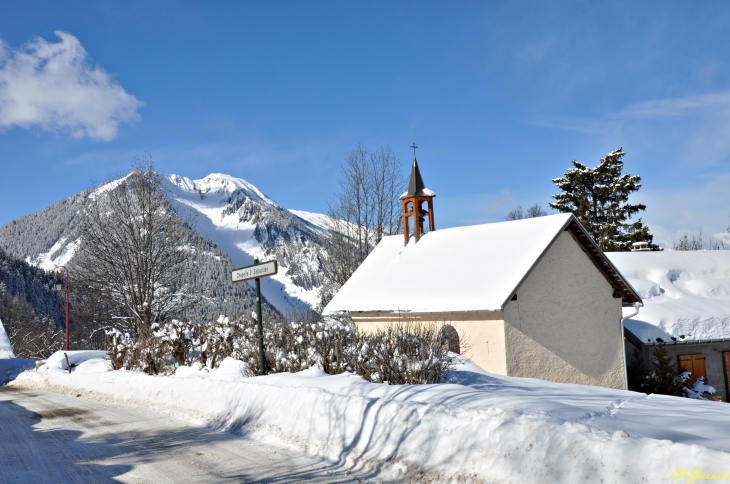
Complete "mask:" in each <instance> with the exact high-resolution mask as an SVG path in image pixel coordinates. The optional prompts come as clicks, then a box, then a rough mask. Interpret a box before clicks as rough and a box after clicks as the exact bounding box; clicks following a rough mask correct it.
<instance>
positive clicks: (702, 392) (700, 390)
mask: <svg viewBox="0 0 730 484" xmlns="http://www.w3.org/2000/svg"><path fill="white" fill-rule="evenodd" d="M691 376H692V373H690V372H688V371H685V372H684V373H682V379H683V380H682V381H687V380H689V379H690V378H691ZM685 391H686V392H687V396H688V397H689V398H694V399H695V400H715V387H713V386H710V385H708V384H707V382H706V381H705V377H704V376H700V377H699V378H697V380H696V381H695V382H694V383H693V384H692V386H691V387H685Z"/></svg>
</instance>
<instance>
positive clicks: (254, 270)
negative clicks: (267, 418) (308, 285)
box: [231, 257, 279, 375]
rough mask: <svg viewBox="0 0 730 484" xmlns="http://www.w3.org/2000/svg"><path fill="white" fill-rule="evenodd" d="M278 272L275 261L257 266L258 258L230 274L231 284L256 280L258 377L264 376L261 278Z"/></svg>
mask: <svg viewBox="0 0 730 484" xmlns="http://www.w3.org/2000/svg"><path fill="white" fill-rule="evenodd" d="M278 272H279V266H278V265H277V263H276V261H275V260H270V261H267V262H264V263H262V264H259V259H258V257H257V258H255V259H254V260H253V265H252V266H247V267H241V268H240V269H233V271H232V272H231V281H232V282H243V281H250V280H251V279H256V326H257V328H256V329H258V333H259V375H265V374H266V358H265V357H264V323H263V321H262V319H261V278H262V277H269V276H273V275H275V274H277V273H278Z"/></svg>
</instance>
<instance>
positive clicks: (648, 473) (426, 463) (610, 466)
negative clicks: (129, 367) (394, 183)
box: [12, 362, 730, 483]
mask: <svg viewBox="0 0 730 484" xmlns="http://www.w3.org/2000/svg"><path fill="white" fill-rule="evenodd" d="M80 368H81V366H79V367H77V368H75V369H74V370H75V371H74V372H73V373H71V374H68V373H63V372H58V373H55V372H52V373H43V372H26V373H24V374H22V375H21V376H20V377H19V378H18V379H17V380H16V381H15V382H13V383H12V385H18V386H23V387H36V388H45V389H48V388H50V389H53V390H56V391H61V392H66V393H71V394H76V395H82V396H85V397H88V398H96V399H99V400H104V401H108V400H113V401H117V402H121V403H127V404H132V405H138V406H144V407H149V408H152V409H154V410H158V411H162V412H166V413H168V414H171V415H174V416H177V417H181V418H184V419H187V420H189V421H192V422H197V423H199V424H207V425H212V426H214V427H217V428H220V429H226V430H232V431H235V432H240V433H243V434H245V435H246V436H247V437H250V438H255V439H259V440H262V441H267V442H270V443H274V444H277V445H285V446H288V447H290V448H293V449H295V450H297V451H300V452H306V453H308V454H313V455H317V456H323V457H326V458H328V459H330V460H331V461H332V462H333V463H335V464H336V465H342V466H351V467H355V468H365V469H374V470H376V469H377V470H378V471H379V472H380V474H379V477H383V478H386V479H396V480H401V481H411V482H412V481H420V480H422V481H427V482H507V483H510V482H536V481H540V482H575V483H585V482H605V483H610V482H613V483H631V482H659V481H667V480H670V479H671V478H672V477H676V476H681V475H682V473H683V472H687V473H689V472H692V471H693V470H694V469H701V470H700V471H698V472H714V473H723V472H730V454H728V453H726V452H723V451H721V450H717V449H725V450H727V449H730V440H728V437H727V436H728V435H730V432H728V430H730V407H728V406H727V405H725V404H721V403H717V402H697V401H690V400H687V399H680V398H675V397H662V396H646V395H643V394H638V393H634V392H626V391H618V390H609V389H604V388H597V387H586V386H581V385H567V384H556V383H550V382H543V381H540V380H531V379H520V378H510V377H501V376H496V375H491V374H488V373H486V372H484V371H482V370H480V369H479V368H477V367H475V366H474V365H472V364H470V363H464V364H463V365H462V367H461V369H460V371H459V372H457V373H456V374H455V375H454V377H455V378H456V380H459V381H461V383H462V384H440V385H412V386H409V385H403V386H398V385H382V384H373V383H368V382H366V381H364V380H363V379H361V378H360V377H357V376H354V375H352V374H347V373H345V374H341V375H336V376H329V375H326V374H324V373H323V372H321V371H320V370H316V369H309V370H306V371H303V372H300V373H295V374H290V373H279V374H275V375H269V376H265V377H253V378H243V377H242V376H240V375H239V374H237V372H238V371H239V368H238V366H237V365H236V364H235V362H227V363H224V364H222V365H221V369H219V370H218V372H221V374H220V375H216V373H212V375H214V377H212V376H211V373H207V372H206V371H204V370H203V371H200V370H199V368H198V369H195V368H189V369H187V370H186V371H178V377H153V376H149V375H144V374H139V373H133V372H125V371H116V372H103V373H85V374H79V370H80ZM183 376H184V377H183ZM652 435H653V436H656V437H658V438H650V436H652ZM697 443H701V444H702V445H697ZM709 446H714V447H716V448H715V449H711V448H708V447H709ZM688 475H689V474H688Z"/></svg>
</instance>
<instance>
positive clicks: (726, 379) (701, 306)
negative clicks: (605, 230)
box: [606, 250, 730, 401]
mask: <svg viewBox="0 0 730 484" xmlns="http://www.w3.org/2000/svg"><path fill="white" fill-rule="evenodd" d="M606 255H607V256H608V258H609V259H611V261H612V262H613V263H614V265H615V266H616V267H617V268H618V269H619V270H620V271H621V273H622V274H623V275H624V276H625V277H626V278H627V280H628V281H629V282H630V283H631V285H632V286H633V287H634V288H635V289H636V291H637V292H638V294H639V295H640V296H641V298H642V299H643V300H644V305H645V307H643V308H641V310H640V311H639V314H638V315H636V316H634V317H632V318H630V319H627V320H626V321H625V334H626V340H627V344H626V356H627V358H628V360H629V361H632V360H633V354H634V350H635V349H637V350H638V351H639V353H640V354H641V355H642V356H643V358H644V361H649V359H650V358H651V352H652V351H653V350H654V349H655V348H656V346H657V345H659V344H664V345H666V346H665V347H666V349H667V351H668V352H669V354H670V355H672V356H674V357H675V358H676V362H677V364H678V366H679V367H682V368H684V369H685V370H686V371H690V372H692V380H691V381H690V383H692V382H694V380H696V379H697V378H699V377H700V376H704V377H705V380H706V382H707V384H709V385H711V386H713V387H715V390H717V395H719V396H721V397H722V398H723V400H724V401H728V400H729V399H730V395H729V394H728V392H729V391H730V251H727V250H713V251H704V250H702V251H663V252H639V253H631V252H628V253H627V252H612V253H607V254H606Z"/></svg>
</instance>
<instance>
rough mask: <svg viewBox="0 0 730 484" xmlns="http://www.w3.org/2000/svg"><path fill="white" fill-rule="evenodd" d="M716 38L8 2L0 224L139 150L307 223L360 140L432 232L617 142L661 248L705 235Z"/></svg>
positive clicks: (692, 10) (171, 169)
mask: <svg viewBox="0 0 730 484" xmlns="http://www.w3.org/2000/svg"><path fill="white" fill-rule="evenodd" d="M728 26H730V3H724V2H700V3H697V2H685V1H678V2H610V3H605V2H585V1H583V2H539V3H538V2H517V1H515V2H473V3H472V2H423V1H419V2H359V3H356V2H316V1H315V2H256V3H254V2H250V3H249V2H164V1H158V2H134V1H131V2H73V1H71V2H62V3H59V2H33V1H28V2H15V3H10V2H6V3H3V4H2V5H0V40H1V41H2V48H1V49H0V164H1V165H2V176H1V177H0V193H2V195H1V196H0V224H5V223H7V222H9V221H11V220H13V219H16V218H18V217H21V216H23V215H25V214H28V213H31V212H33V211H36V210H39V209H41V208H43V207H45V206H46V205H48V204H50V203H53V202H55V201H57V200H59V199H61V198H64V197H67V196H69V195H71V194H73V193H76V192H78V191H80V190H82V189H84V188H87V187H89V186H90V185H91V184H92V183H94V182H97V183H98V182H101V181H103V180H105V179H106V178H107V176H108V175H109V174H110V173H116V172H120V171H124V170H125V169H126V168H128V167H129V165H130V162H131V160H132V157H133V156H134V155H136V154H141V153H143V152H145V151H147V152H149V153H151V154H152V155H153V157H154V159H155V161H156V163H157V167H158V169H159V170H160V171H163V172H166V173H177V174H180V175H184V176H188V177H191V178H202V177H204V176H205V175H207V174H209V173H211V172H222V173H228V174H231V175H234V176H239V177H242V178H245V179H247V180H248V181H250V182H252V183H253V184H255V185H256V186H258V187H259V188H260V189H261V190H262V191H264V192H265V193H266V194H267V195H269V196H270V197H272V198H273V199H274V200H276V201H278V202H279V203H281V204H282V205H284V206H286V207H288V208H297V209H303V210H310V211H323V210H324V209H325V207H326V202H327V199H328V198H329V197H330V196H331V195H332V193H333V191H334V190H335V187H336V180H337V172H338V169H339V166H340V163H341V162H342V161H343V160H344V159H345V157H346V156H347V154H348V152H349V151H350V150H351V149H353V148H354V147H355V146H356V145H357V144H358V143H362V144H363V145H365V146H369V147H373V148H375V147H377V146H378V145H380V144H390V145H391V146H392V147H393V148H394V150H395V151H396V153H397V154H398V155H399V156H400V158H401V159H402V161H403V162H404V165H405V166H407V165H408V163H409V161H410V157H411V150H410V149H409V148H408V147H409V145H410V144H411V143H412V142H413V141H415V142H416V144H417V145H418V146H419V147H420V148H419V151H418V158H419V164H420V165H421V168H422V172H423V175H424V179H425V182H426V184H427V186H429V188H431V189H433V190H434V191H436V192H437V194H438V197H437V199H436V201H435V209H436V217H435V218H436V222H437V227H438V226H440V227H447V226H457V225H465V224H474V223H482V222H489V221H498V220H503V219H504V216H505V214H506V213H507V212H508V211H509V210H510V209H512V208H513V207H514V206H515V205H517V204H518V203H519V204H522V205H523V206H527V205H531V204H533V203H535V202H540V203H542V204H543V206H547V203H548V202H549V201H550V196H551V195H552V194H554V193H556V188H555V186H554V185H553V184H552V183H551V181H550V180H551V179H552V178H555V177H558V176H561V175H562V174H563V173H564V171H565V170H566V169H567V168H569V167H570V161H571V160H573V159H577V160H579V161H581V162H583V163H586V164H588V165H590V166H595V165H596V164H597V163H598V161H599V159H600V158H601V157H602V156H604V155H605V154H606V153H608V152H610V151H612V150H614V149H616V148H619V147H623V149H624V151H626V153H627V155H626V157H625V163H626V165H625V166H626V171H627V172H629V173H632V174H638V175H641V176H642V179H643V184H644V187H643V188H642V189H641V190H640V191H639V192H638V193H637V194H636V195H635V196H634V199H633V200H634V201H636V202H642V203H645V204H646V205H647V207H648V208H647V211H646V212H645V213H644V214H643V219H644V221H645V222H647V223H648V224H649V225H650V227H651V228H652V231H653V232H654V234H655V236H656V237H657V239H658V241H659V242H662V243H663V244H664V245H670V246H671V241H672V240H676V239H677V238H678V237H679V235H681V233H682V232H683V231H685V230H686V231H696V230H697V229H698V228H699V227H702V228H703V231H704V232H705V234H717V236H721V235H722V234H723V233H725V234H727V232H726V228H727V226H728V224H730V218H728V214H729V213H730V189H729V188H728V187H730V136H729V135H730V83H729V81H730V35H729V34H730V32H729V30H730V27H728ZM56 32H60V34H57V33H56ZM84 52H85V53H84ZM728 240H730V236H729V237H728Z"/></svg>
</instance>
